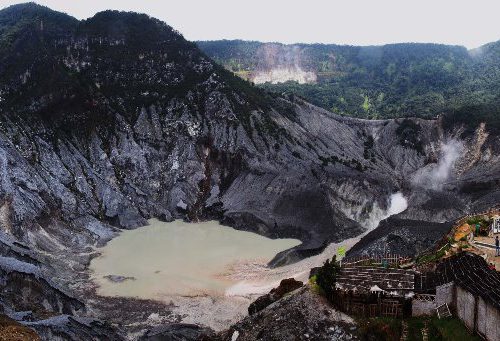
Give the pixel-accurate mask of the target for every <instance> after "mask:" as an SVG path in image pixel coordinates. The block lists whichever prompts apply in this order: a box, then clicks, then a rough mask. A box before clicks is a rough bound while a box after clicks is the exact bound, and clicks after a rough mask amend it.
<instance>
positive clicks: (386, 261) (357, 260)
mask: <svg viewBox="0 0 500 341" xmlns="http://www.w3.org/2000/svg"><path fill="white" fill-rule="evenodd" d="M411 261H412V258H411V257H403V256H401V255H399V254H386V255H363V256H354V257H344V258H342V265H343V266H345V265H351V266H365V265H374V264H379V265H388V266H400V265H403V264H407V263H410V262H411Z"/></svg>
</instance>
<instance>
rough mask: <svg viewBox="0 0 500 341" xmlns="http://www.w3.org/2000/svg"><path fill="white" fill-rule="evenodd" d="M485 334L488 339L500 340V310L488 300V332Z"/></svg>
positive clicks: (489, 340) (492, 340) (491, 340)
mask: <svg viewBox="0 0 500 341" xmlns="http://www.w3.org/2000/svg"><path fill="white" fill-rule="evenodd" d="M483 336H484V337H485V338H486V340H488V341H498V340H500V311H499V309H497V308H495V307H494V306H492V305H491V304H489V303H487V302H486V333H485V334H483Z"/></svg>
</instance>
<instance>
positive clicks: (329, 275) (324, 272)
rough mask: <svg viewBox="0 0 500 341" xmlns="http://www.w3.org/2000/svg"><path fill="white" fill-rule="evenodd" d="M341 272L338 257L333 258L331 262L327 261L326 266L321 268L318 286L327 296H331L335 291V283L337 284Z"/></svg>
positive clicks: (318, 274) (317, 276)
mask: <svg viewBox="0 0 500 341" xmlns="http://www.w3.org/2000/svg"><path fill="white" fill-rule="evenodd" d="M339 272H340V266H339V264H338V262H337V259H336V256H333V257H332V260H331V261H330V260H329V259H327V260H326V262H325V264H323V266H322V267H321V268H319V270H318V273H317V275H316V284H318V286H319V287H320V288H321V289H322V290H323V291H324V293H325V294H326V295H327V296H330V295H331V294H332V293H333V291H334V290H335V283H336V282H337V276H338V274H339Z"/></svg>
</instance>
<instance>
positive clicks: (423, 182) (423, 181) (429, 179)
mask: <svg viewBox="0 0 500 341" xmlns="http://www.w3.org/2000/svg"><path fill="white" fill-rule="evenodd" d="M462 151H463V145H462V144H461V143H460V142H458V141H457V140H450V141H448V142H446V143H442V144H441V155H440V158H439V161H438V163H437V164H433V165H430V166H428V167H425V168H422V169H421V170H419V171H418V172H417V173H416V174H415V176H414V177H413V184H415V185H419V186H422V187H424V188H429V189H435V190H440V189H442V188H443V185H444V184H445V182H446V181H447V180H448V178H449V177H450V174H451V171H452V169H453V166H454V165H455V162H456V161H457V160H458V158H459V157H460V154H461V153H462Z"/></svg>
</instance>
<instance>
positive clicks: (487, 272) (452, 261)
mask: <svg viewBox="0 0 500 341" xmlns="http://www.w3.org/2000/svg"><path fill="white" fill-rule="evenodd" d="M434 280H435V282H436V285H437V286H439V285H442V284H446V283H449V282H455V284H456V285H458V286H460V287H461V288H463V289H465V290H467V291H469V292H470V293H471V294H473V295H476V296H480V297H482V298H483V299H484V300H485V301H488V302H490V303H491V304H493V305H494V306H496V307H497V308H499V309H500V273H499V272H497V271H495V270H491V269H490V268H489V267H488V263H487V262H486V261H485V260H484V259H483V257H481V256H478V255H475V254H472V253H469V252H462V253H459V254H457V255H454V256H452V257H450V258H447V259H444V260H443V261H442V262H441V263H439V264H438V266H437V268H436V271H435V279H434Z"/></svg>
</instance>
